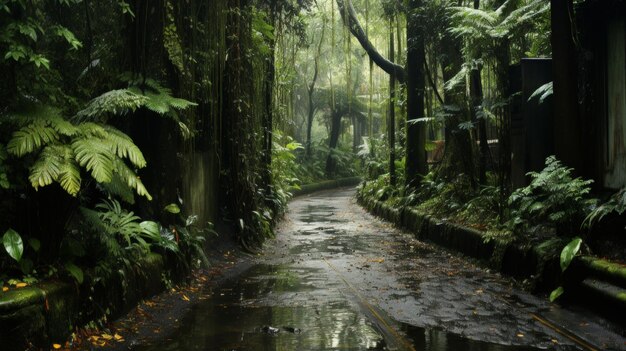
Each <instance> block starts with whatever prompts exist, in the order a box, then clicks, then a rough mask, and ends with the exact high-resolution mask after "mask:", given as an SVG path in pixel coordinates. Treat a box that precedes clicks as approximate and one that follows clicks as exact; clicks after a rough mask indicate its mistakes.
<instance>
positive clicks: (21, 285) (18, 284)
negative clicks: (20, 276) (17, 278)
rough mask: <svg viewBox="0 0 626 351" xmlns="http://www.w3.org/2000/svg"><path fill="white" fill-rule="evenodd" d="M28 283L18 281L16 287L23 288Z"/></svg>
mask: <svg viewBox="0 0 626 351" xmlns="http://www.w3.org/2000/svg"><path fill="white" fill-rule="evenodd" d="M26 285H28V284H26V283H17V284H15V287H16V288H23V287H25V286H26Z"/></svg>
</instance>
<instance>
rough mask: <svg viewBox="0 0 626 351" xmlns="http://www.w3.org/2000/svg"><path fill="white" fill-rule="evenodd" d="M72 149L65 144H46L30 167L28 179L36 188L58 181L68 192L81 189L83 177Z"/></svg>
mask: <svg viewBox="0 0 626 351" xmlns="http://www.w3.org/2000/svg"><path fill="white" fill-rule="evenodd" d="M72 156H73V152H72V150H71V149H70V148H69V147H67V146H65V145H49V146H46V147H45V148H44V149H43V150H42V151H41V154H40V155H39V158H38V159H37V161H36V162H35V164H33V166H32V167H31V168H30V175H29V177H28V179H29V180H30V182H31V185H32V186H33V188H35V190H37V189H39V188H40V187H44V186H46V185H50V184H52V183H53V182H58V183H59V184H60V185H61V187H62V188H63V189H64V190H65V191H67V193H68V194H70V195H72V196H76V195H77V194H78V192H79V191H80V184H81V177H80V170H79V169H78V165H77V164H76V161H74V159H73V158H72Z"/></svg>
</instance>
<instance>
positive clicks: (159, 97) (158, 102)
mask: <svg viewBox="0 0 626 351" xmlns="http://www.w3.org/2000/svg"><path fill="white" fill-rule="evenodd" d="M145 96H146V97H147V98H148V100H147V101H146V103H145V105H144V106H145V107H146V108H147V109H148V110H150V111H152V112H155V113H158V114H160V115H165V114H167V113H168V112H170V105H169V100H170V99H169V98H170V96H169V95H165V94H154V93H150V92H146V93H145Z"/></svg>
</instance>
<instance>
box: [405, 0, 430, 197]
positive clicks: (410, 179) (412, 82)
mask: <svg viewBox="0 0 626 351" xmlns="http://www.w3.org/2000/svg"><path fill="white" fill-rule="evenodd" d="M422 5H423V0H408V8H407V30H406V37H407V38H406V40H407V53H406V65H407V75H408V79H407V86H406V89H407V116H406V118H407V121H410V120H416V119H419V118H422V117H424V91H425V84H426V83H425V79H424V68H425V62H426V51H425V48H424V32H423V30H424V29H423V27H422V26H421V25H420V22H419V10H420V8H421V6H422ZM425 146H426V124H425V123H407V126H406V155H407V156H406V168H405V170H406V171H405V179H406V183H407V185H409V186H412V187H415V186H417V185H418V183H419V181H420V176H422V175H425V174H426V173H427V172H428V165H427V164H426V152H425Z"/></svg>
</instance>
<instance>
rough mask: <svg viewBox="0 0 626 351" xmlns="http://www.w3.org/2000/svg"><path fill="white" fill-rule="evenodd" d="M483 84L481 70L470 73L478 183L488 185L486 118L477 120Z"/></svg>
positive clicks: (476, 6) (475, 4) (477, 5)
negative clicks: (476, 136)
mask: <svg viewBox="0 0 626 351" xmlns="http://www.w3.org/2000/svg"><path fill="white" fill-rule="evenodd" d="M479 7H480V0H474V8H475V9H478V8H479ZM483 98H484V96H483V83H482V80H481V68H480V67H476V68H474V69H472V71H471V73H470V99H471V106H470V109H471V110H470V111H471V116H472V121H473V122H474V123H475V124H476V123H477V124H478V141H479V143H480V147H479V154H480V155H479V160H478V182H479V183H480V184H483V185H484V184H486V183H487V160H488V159H489V145H488V143H487V122H486V121H485V118H477V111H478V110H477V109H478V108H479V106H480V105H481V104H482V103H483Z"/></svg>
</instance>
